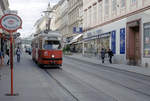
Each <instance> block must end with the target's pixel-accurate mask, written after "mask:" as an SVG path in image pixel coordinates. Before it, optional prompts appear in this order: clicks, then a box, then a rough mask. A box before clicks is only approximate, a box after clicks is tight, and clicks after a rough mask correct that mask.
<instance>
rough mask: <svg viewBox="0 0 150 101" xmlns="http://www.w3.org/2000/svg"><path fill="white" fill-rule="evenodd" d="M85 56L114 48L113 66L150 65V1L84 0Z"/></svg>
mask: <svg viewBox="0 0 150 101" xmlns="http://www.w3.org/2000/svg"><path fill="white" fill-rule="evenodd" d="M83 10H84V13H83V15H84V18H83V29H84V36H83V38H84V39H83V40H84V43H83V48H84V51H83V54H87V53H90V54H96V56H97V55H100V50H101V48H105V49H108V48H111V49H112V50H113V52H114V54H115V56H114V58H113V61H114V63H125V64H132V65H142V66H146V67H147V66H150V30H149V29H150V17H149V16H150V0H83Z"/></svg>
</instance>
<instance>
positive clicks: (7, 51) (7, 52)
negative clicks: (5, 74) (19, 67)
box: [6, 49, 9, 65]
mask: <svg viewBox="0 0 150 101" xmlns="http://www.w3.org/2000/svg"><path fill="white" fill-rule="evenodd" d="M6 54H7V56H8V60H7V65H9V49H7V50H6Z"/></svg>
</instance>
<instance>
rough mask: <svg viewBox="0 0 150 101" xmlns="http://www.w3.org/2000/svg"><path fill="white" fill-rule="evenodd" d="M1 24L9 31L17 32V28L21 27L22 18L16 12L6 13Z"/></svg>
mask: <svg viewBox="0 0 150 101" xmlns="http://www.w3.org/2000/svg"><path fill="white" fill-rule="evenodd" d="M1 26H2V28H3V29H4V30H6V31H8V32H10V31H11V32H15V31H16V30H17V29H19V28H21V26H22V20H21V18H20V17H19V16H17V15H15V14H6V15H4V16H3V17H2V18H1Z"/></svg>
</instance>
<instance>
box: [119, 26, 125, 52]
mask: <svg viewBox="0 0 150 101" xmlns="http://www.w3.org/2000/svg"><path fill="white" fill-rule="evenodd" d="M120 54H125V28H122V29H120Z"/></svg>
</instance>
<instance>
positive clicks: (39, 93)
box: [0, 54, 71, 101]
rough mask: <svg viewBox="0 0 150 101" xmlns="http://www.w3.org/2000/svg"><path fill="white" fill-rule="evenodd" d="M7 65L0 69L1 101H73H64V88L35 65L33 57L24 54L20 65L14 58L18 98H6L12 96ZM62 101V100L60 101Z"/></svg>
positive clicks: (15, 88)
mask: <svg viewBox="0 0 150 101" xmlns="http://www.w3.org/2000/svg"><path fill="white" fill-rule="evenodd" d="M6 62H7V58H5V64H4V65H3V67H0V74H1V79H0V101H71V100H70V99H69V100H64V99H65V98H66V96H67V95H65V93H64V91H63V89H62V88H60V87H59V86H57V84H56V83H55V82H54V81H53V80H52V79H51V78H50V77H49V76H48V75H47V74H46V73H45V71H44V70H43V69H40V68H38V66H37V65H36V64H34V63H33V61H32V58H31V56H29V55H27V54H23V56H22V58H21V61H20V63H17V62H16V57H15V58H14V69H13V70H14V94H16V93H17V94H19V95H18V96H6V94H10V87H11V85H10V83H11V82H10V67H9V65H6ZM60 99H62V100H60Z"/></svg>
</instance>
